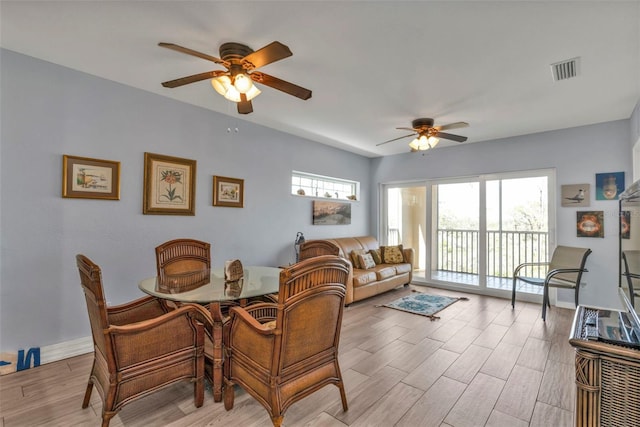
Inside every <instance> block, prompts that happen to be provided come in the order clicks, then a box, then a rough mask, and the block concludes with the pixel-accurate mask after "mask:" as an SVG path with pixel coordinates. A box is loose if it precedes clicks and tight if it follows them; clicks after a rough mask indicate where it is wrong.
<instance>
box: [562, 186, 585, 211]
mask: <svg viewBox="0 0 640 427" xmlns="http://www.w3.org/2000/svg"><path fill="white" fill-rule="evenodd" d="M561 194H562V195H561V197H562V201H561V205H562V206H563V207H578V208H580V207H588V206H590V205H591V185H589V184H568V185H563V186H561Z"/></svg>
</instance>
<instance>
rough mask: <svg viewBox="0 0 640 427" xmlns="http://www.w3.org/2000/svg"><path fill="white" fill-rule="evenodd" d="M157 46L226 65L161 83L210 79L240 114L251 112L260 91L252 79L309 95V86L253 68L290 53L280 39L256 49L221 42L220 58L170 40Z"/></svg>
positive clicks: (170, 85) (172, 84) (173, 84)
mask: <svg viewBox="0 0 640 427" xmlns="http://www.w3.org/2000/svg"><path fill="white" fill-rule="evenodd" d="M158 46H161V47H165V48H167V49H171V50H175V51H177V52H182V53H186V54H187V55H193V56H197V57H198V58H202V59H206V60H208V61H211V62H215V63H216V64H219V65H222V66H223V67H225V68H226V71H223V70H214V71H207V72H204V73H200V74H194V75H192V76H186V77H180V78H179V79H175V80H170V81H167V82H164V83H162V86H164V87H168V88H176V87H179V86H183V85H187V84H189V83H195V82H199V81H201V80H206V79H211V85H212V86H213V88H214V89H215V90H216V92H218V93H219V94H221V95H222V96H224V97H225V98H227V99H228V100H230V101H233V102H236V103H237V104H238V113H240V114H249V113H251V112H252V111H253V106H252V105H251V100H252V99H253V98H255V97H256V96H258V95H259V94H260V90H259V89H258V88H256V87H255V86H254V85H253V82H255V83H260V84H263V85H266V86H269V87H272V88H274V89H277V90H280V91H282V92H285V93H288V94H289V95H293V96H295V97H297V98H300V99H303V100H307V99H309V98H311V91H310V90H309V89H305V88H303V87H300V86H297V85H295V84H293V83H289V82H286V81H284V80H280V79H278V78H276V77H273V76H270V75H269V74H265V73H263V72H261V71H256V69H257V68H260V67H263V66H265V65H267V64H271V63H272V62H276V61H279V60H281V59H284V58H287V57H289V56H291V55H293V53H292V52H291V50H290V49H289V47H287V46H285V45H284V44H282V43H280V42H277V41H274V42H272V43H270V44H268V45H267V46H265V47H263V48H261V49H258V50H256V51H253V49H251V48H250V47H249V46H246V45H244V44H241V43H233V42H232V43H223V44H222V45H221V46H220V58H221V59H220V58H216V57H214V56H211V55H207V54H205V53H201V52H197V51H195V50H192V49H189V48H186V47H182V46H178V45H177V44H173V43H164V42H161V43H158Z"/></svg>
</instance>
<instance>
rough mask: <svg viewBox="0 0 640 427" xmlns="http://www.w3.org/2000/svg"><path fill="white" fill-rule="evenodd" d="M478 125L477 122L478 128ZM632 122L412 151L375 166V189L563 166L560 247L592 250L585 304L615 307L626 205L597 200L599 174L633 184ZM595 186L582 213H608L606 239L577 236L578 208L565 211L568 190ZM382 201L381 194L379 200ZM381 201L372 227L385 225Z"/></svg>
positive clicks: (563, 296) (567, 297)
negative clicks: (567, 186)
mask: <svg viewBox="0 0 640 427" xmlns="http://www.w3.org/2000/svg"><path fill="white" fill-rule="evenodd" d="M471 125H472V126H473V124H471ZM629 130H630V127H629V120H620V121H615V122H607V123H602V124H597V125H591V126H583V127H578V128H572V129H564V130H558V131H553V132H544V133H538V134H531V135H524V136H519V137H515V138H507V139H502V140H495V141H489V142H477V143H473V144H466V145H465V144H460V145H457V146H452V147H442V148H441V147H438V149H437V150H433V151H429V152H427V153H425V155H424V156H422V155H421V154H419V153H407V154H401V155H397V156H389V157H384V158H378V159H375V160H374V161H373V164H372V177H371V185H372V187H375V186H378V185H379V184H381V183H388V182H395V181H403V180H409V181H410V180H418V179H429V178H445V177H458V176H471V175H477V174H488V173H494V172H507V171H518V170H529V169H546V168H555V170H556V187H557V188H556V203H557V206H558V207H557V209H556V226H557V230H556V235H557V244H562V245H568V246H581V247H589V248H591V249H592V251H593V253H592V254H591V256H590V258H589V260H588V269H589V273H586V274H585V276H584V278H583V281H584V282H586V283H587V286H586V287H585V288H584V289H583V290H581V293H580V303H583V304H591V305H598V306H603V305H604V306H609V307H615V306H617V305H618V304H619V301H618V297H617V294H616V287H617V285H618V232H619V225H618V203H617V202H616V201H599V200H598V201H596V200H594V199H595V196H594V195H595V174H596V173H603V172H619V171H623V172H625V176H626V179H627V184H629V183H630V182H629V180H630V179H631V176H632V174H631V170H632V166H631V164H632V162H631V156H630V151H631V150H630V147H629V140H630V132H629ZM580 183H590V184H591V188H592V191H591V194H592V200H591V206H590V207H588V208H582V209H579V210H594V211H604V217H605V237H604V238H584V237H582V238H579V237H576V212H577V211H578V209H577V208H566V207H560V186H561V185H564V184H580ZM375 197H376V199H377V195H376V196H375ZM377 203H378V201H377V200H373V207H372V209H371V218H372V220H371V223H372V224H377V223H378V221H379V217H378V210H377V209H376V206H377V205H376V204H377ZM558 299H559V300H561V301H573V293H572V291H570V292H567V291H559V294H558Z"/></svg>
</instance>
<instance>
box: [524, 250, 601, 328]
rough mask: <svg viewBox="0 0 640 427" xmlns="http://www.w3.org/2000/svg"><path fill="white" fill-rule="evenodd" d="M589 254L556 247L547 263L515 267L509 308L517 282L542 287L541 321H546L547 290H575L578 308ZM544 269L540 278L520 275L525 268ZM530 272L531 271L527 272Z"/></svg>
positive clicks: (529, 263)
mask: <svg viewBox="0 0 640 427" xmlns="http://www.w3.org/2000/svg"><path fill="white" fill-rule="evenodd" d="M590 253H591V249H587V248H575V247H571V246H558V247H556V249H555V250H554V251H553V255H552V256H551V261H549V262H542V263H537V262H526V263H522V264H520V265H519V266H517V267H516V269H515V270H514V271H513V289H512V292H511V306H512V307H515V303H516V284H517V281H518V280H521V281H523V282H525V283H529V284H531V285H535V286H542V287H544V290H543V296H542V320H545V319H546V314H547V306H549V307H551V304H550V303H549V288H550V287H555V288H566V289H571V288H573V289H575V302H576V307H577V306H578V296H579V292H580V279H581V278H582V273H584V272H587V271H588V270H587V269H586V268H585V264H586V262H587V257H588V256H589V254H590ZM531 267H533V268H545V269H546V274H545V276H544V277H542V278H538V277H527V276H524V275H521V274H520V271H521V270H523V269H524V270H525V271H527V268H531ZM529 271H531V270H529Z"/></svg>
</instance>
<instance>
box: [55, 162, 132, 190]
mask: <svg viewBox="0 0 640 427" xmlns="http://www.w3.org/2000/svg"><path fill="white" fill-rule="evenodd" d="M62 197H69V198H78V199H104V200H120V162H116V161H113V160H100V159H91V158H89V157H77V156H69V155H67V154H64V155H63V156H62Z"/></svg>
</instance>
